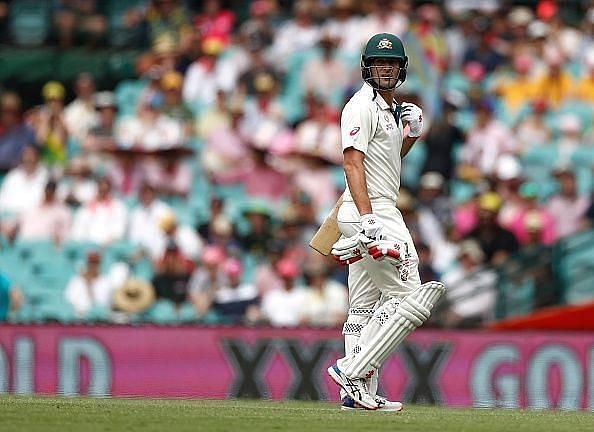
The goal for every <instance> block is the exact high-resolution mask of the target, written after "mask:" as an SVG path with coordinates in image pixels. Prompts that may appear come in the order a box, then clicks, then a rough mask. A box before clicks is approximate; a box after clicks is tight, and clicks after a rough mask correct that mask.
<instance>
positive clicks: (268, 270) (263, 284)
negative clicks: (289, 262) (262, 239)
mask: <svg viewBox="0 0 594 432" xmlns="http://www.w3.org/2000/svg"><path fill="white" fill-rule="evenodd" d="M269 244H270V245H269V246H268V249H267V250H266V252H267V254H266V257H265V259H264V260H262V262H261V263H260V264H259V265H258V267H257V268H256V270H255V272H254V285H256V288H257V289H258V293H259V295H260V297H262V296H264V294H265V293H267V292H268V291H273V290H280V289H282V287H283V280H282V279H281V277H280V276H279V274H278V272H277V271H276V266H277V264H278V262H279V261H281V260H282V259H283V258H284V253H285V249H286V247H285V245H284V243H283V242H282V241H280V240H273V241H271V242H270V243H269Z"/></svg>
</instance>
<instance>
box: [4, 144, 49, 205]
mask: <svg viewBox="0 0 594 432" xmlns="http://www.w3.org/2000/svg"><path fill="white" fill-rule="evenodd" d="M47 179H48V172H47V169H46V168H45V167H44V166H43V165H41V164H40V163H39V149H38V148H37V147H33V146H26V147H25V148H24V150H23V153H22V158H21V164H20V165H19V166H17V167H16V168H14V169H12V170H11V171H10V172H9V173H8V174H7V175H6V177H5V178H4V181H3V182H2V185H1V186H0V209H1V210H2V212H8V213H12V214H14V215H16V216H18V215H20V214H21V213H23V212H24V211H26V210H29V209H31V208H34V207H36V206H38V205H39V203H40V202H41V199H42V197H43V189H44V188H45V185H46V183H47Z"/></svg>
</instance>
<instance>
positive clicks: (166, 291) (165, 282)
mask: <svg viewBox="0 0 594 432" xmlns="http://www.w3.org/2000/svg"><path fill="white" fill-rule="evenodd" d="M192 270H193V265H192V263H191V262H190V261H188V260H187V259H186V258H185V257H184V255H183V254H182V253H181V251H180V250H179V248H178V247H177V245H176V244H175V243H168V244H167V246H166V248H165V252H164V253H163V257H162V258H161V260H160V261H159V262H157V265H156V266H155V276H154V277H153V280H152V284H153V286H154V287H155V293H156V294H157V298H158V299H159V298H162V299H166V300H170V301H172V302H173V303H174V304H175V306H176V307H178V308H179V307H180V306H181V304H182V303H184V302H185V301H186V300H187V299H188V282H189V281H190V276H191V275H192Z"/></svg>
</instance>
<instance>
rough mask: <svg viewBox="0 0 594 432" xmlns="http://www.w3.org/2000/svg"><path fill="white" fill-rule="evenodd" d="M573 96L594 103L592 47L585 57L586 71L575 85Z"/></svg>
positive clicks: (593, 49) (593, 55) (593, 52)
mask: <svg viewBox="0 0 594 432" xmlns="http://www.w3.org/2000/svg"><path fill="white" fill-rule="evenodd" d="M573 94H574V96H575V98H576V99H579V100H582V101H584V102H589V103H594V48H592V46H590V47H589V49H588V51H586V54H585V55H584V71H583V73H582V77H581V78H580V80H579V81H578V82H577V83H576V84H575V89H574V91H573Z"/></svg>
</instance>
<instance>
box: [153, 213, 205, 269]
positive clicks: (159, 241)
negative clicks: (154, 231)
mask: <svg viewBox="0 0 594 432" xmlns="http://www.w3.org/2000/svg"><path fill="white" fill-rule="evenodd" d="M159 228H160V229H161V233H160V235H159V236H158V237H155V238H154V239H153V242H152V243H151V244H150V245H147V246H148V247H149V255H150V256H151V257H153V259H158V258H160V257H162V256H163V254H164V253H165V251H166V248H167V245H170V244H174V245H176V246H177V248H178V249H179V250H178V254H179V255H181V256H183V257H184V258H186V259H188V260H196V259H197V258H198V257H199V255H200V251H201V250H202V245H203V242H202V239H201V238H200V237H199V236H198V234H197V233H196V231H194V229H193V228H192V227H190V226H188V225H180V224H179V223H178V221H177V218H176V216H175V213H173V211H169V212H167V213H165V214H164V215H163V216H161V219H160V220H159Z"/></svg>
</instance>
